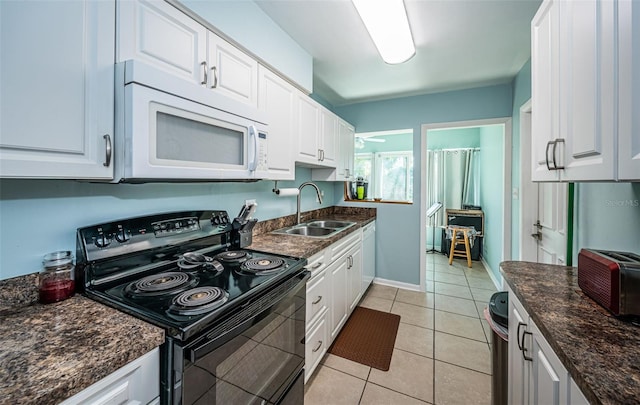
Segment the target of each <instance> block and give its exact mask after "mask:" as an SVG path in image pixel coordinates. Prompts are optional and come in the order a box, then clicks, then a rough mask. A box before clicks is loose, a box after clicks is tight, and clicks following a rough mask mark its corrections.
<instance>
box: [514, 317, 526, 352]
mask: <svg viewBox="0 0 640 405" xmlns="http://www.w3.org/2000/svg"><path fill="white" fill-rule="evenodd" d="M523 326H525V327H526V326H527V324H526V323H523V322H518V329H516V343H517V344H518V349H520V350H522V345H521V344H520V328H521V327H523ZM523 340H524V339H523Z"/></svg>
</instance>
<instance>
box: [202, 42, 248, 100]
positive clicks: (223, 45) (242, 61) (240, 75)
mask: <svg viewBox="0 0 640 405" xmlns="http://www.w3.org/2000/svg"><path fill="white" fill-rule="evenodd" d="M208 35H209V39H208V48H209V49H208V58H207V59H208V61H209V75H208V76H209V77H208V82H209V83H208V86H209V88H210V89H212V90H214V91H217V92H219V93H220V94H224V95H226V96H228V97H231V98H234V99H236V100H239V101H242V102H243V103H246V104H249V105H252V106H257V105H258V62H257V61H256V60H255V59H253V58H252V57H250V56H249V55H247V54H246V53H244V52H242V51H241V50H240V49H238V48H236V47H235V46H233V45H231V44H230V43H229V42H227V41H225V40H224V39H222V38H220V37H219V36H217V35H216V34H214V33H213V32H209V34H208Z"/></svg>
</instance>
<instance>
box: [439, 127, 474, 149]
mask: <svg viewBox="0 0 640 405" xmlns="http://www.w3.org/2000/svg"><path fill="white" fill-rule="evenodd" d="M479 147H480V130H479V128H478V127H470V128H445V129H430V130H429V133H428V134H427V149H430V150H439V149H455V148H479Z"/></svg>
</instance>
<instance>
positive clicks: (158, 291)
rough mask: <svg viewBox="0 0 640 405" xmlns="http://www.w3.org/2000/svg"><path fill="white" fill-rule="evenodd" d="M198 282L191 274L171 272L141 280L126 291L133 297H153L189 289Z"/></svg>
mask: <svg viewBox="0 0 640 405" xmlns="http://www.w3.org/2000/svg"><path fill="white" fill-rule="evenodd" d="M197 281H198V280H197V279H196V278H195V277H194V276H192V275H190V274H186V273H181V272H177V271H170V272H166V273H160V274H154V275H151V276H147V277H144V278H141V279H140V280H138V281H134V282H133V283H131V284H129V285H128V286H127V287H126V289H125V290H126V292H127V294H129V295H130V296H132V297H136V296H140V297H153V296H160V295H165V294H167V293H173V292H176V291H179V290H182V289H185V288H189V287H191V286H193V285H195V284H196V283H197Z"/></svg>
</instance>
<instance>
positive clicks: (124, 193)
mask: <svg viewBox="0 0 640 405" xmlns="http://www.w3.org/2000/svg"><path fill="white" fill-rule="evenodd" d="M310 179H311V171H310V169H305V168H297V169H296V180H295V181H282V182H278V187H283V188H285V187H297V186H299V185H300V184H302V183H303V182H304V181H309V180H310ZM316 183H317V184H318V186H320V188H321V190H322V191H324V193H325V198H324V204H323V205H322V206H323V207H326V206H332V205H334V204H333V203H334V200H335V197H334V194H333V193H334V185H333V183H330V182H316ZM273 185H274V183H273V182H272V181H260V182H257V183H187V184H175V183H149V184H98V183H81V182H76V181H71V180H7V179H4V180H0V279H5V278H10V277H14V276H18V275H22V274H28V273H33V272H36V271H39V270H40V268H41V265H42V256H43V255H44V254H45V253H49V252H52V251H56V250H72V251H75V246H76V242H75V231H76V229H77V228H80V227H83V226H88V225H93V224H97V223H101V222H105V221H113V220H117V219H120V218H127V217H132V216H138V215H146V214H154V213H159V212H168V211H181V210H202V209H222V210H227V211H228V212H229V215H231V217H232V218H233V217H234V216H236V215H237V214H238V213H239V211H240V207H241V206H242V204H243V203H244V200H245V199H252V198H255V199H256V200H257V202H258V209H257V211H256V214H255V217H256V218H258V219H260V220H265V219H270V218H276V217H280V216H283V215H290V214H293V213H295V212H296V198H295V197H276V195H275V194H274V193H273V192H272V191H271V190H272V189H273ZM340 195H342V194H340ZM315 198H316V197H315V193H313V192H312V190H309V189H305V190H304V191H303V194H302V210H303V211H307V210H312V209H316V208H319V207H320V205H319V204H317V203H316V201H315Z"/></svg>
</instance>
